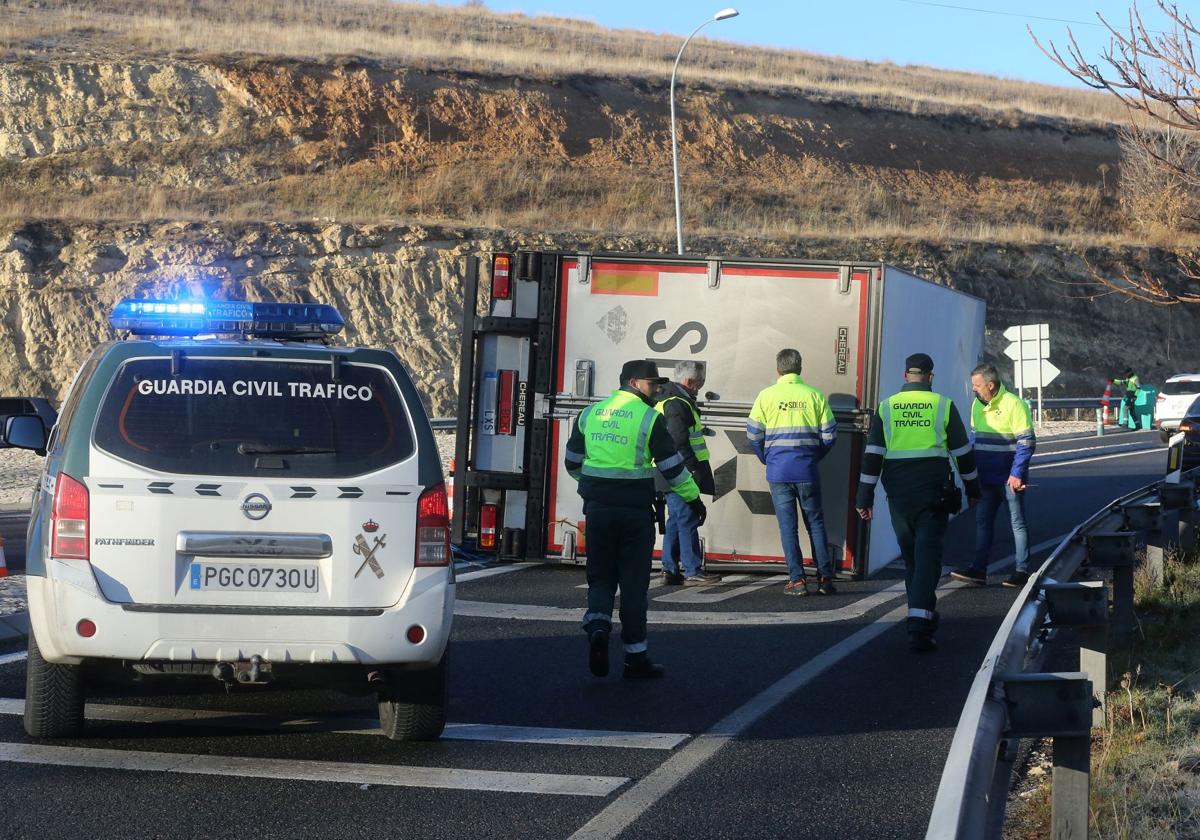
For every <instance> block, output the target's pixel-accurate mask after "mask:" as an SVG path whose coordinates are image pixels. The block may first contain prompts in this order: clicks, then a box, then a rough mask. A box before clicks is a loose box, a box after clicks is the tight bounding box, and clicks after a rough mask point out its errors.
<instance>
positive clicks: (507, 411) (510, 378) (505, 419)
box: [496, 370, 517, 435]
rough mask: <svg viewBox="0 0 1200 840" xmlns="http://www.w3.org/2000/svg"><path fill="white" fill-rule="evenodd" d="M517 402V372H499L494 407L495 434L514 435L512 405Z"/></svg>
mask: <svg viewBox="0 0 1200 840" xmlns="http://www.w3.org/2000/svg"><path fill="white" fill-rule="evenodd" d="M516 400H517V372H516V371H515V370H502V371H500V393H499V401H498V403H497V405H496V434H498V435H511V434H514V431H515V430H514V428H513V421H514V419H515V417H516V415H515V414H514V413H513V405H514V403H516Z"/></svg>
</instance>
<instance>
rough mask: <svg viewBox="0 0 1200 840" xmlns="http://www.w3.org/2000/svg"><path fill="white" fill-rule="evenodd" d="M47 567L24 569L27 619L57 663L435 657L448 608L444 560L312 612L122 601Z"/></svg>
mask: <svg viewBox="0 0 1200 840" xmlns="http://www.w3.org/2000/svg"><path fill="white" fill-rule="evenodd" d="M46 572H47V577H33V576H30V577H28V578H26V583H27V588H28V597H29V619H30V629H31V631H32V632H33V633H34V635H35V636H36V637H37V641H38V648H39V649H40V650H41V653H42V656H43V657H45V658H46V660H48V661H50V662H57V663H72V664H77V663H78V662H80V661H81V660H82V659H84V658H88V659H124V660H132V661H139V660H157V661H168V662H206V661H208V662H211V661H217V662H235V661H244V660H247V659H249V658H250V657H251V656H254V655H255V654H258V655H259V656H261V657H262V658H263V659H265V660H267V661H269V662H278V663H285V662H286V663H295V664H303V663H314V664H315V663H321V664H363V665H387V664H411V665H418V666H421V665H429V666H432V665H435V664H437V663H438V662H439V661H440V660H441V658H442V653H443V652H444V651H445V648H446V643H447V641H448V640H449V638H450V625H451V621H452V619H453V617H454V584H453V582H452V578H451V573H450V571H449V570H448V569H444V568H438V569H419V570H418V571H417V572H416V573H415V574H414V575H413V579H412V582H411V584H410V586H409V588H408V591H407V592H405V594H404V597H403V598H402V599H401V600H400V602H399V603H398V604H397V605H395V606H393V607H389V608H386V609H382V610H346V611H344V612H335V611H331V610H326V611H323V612H322V613H320V614H304V613H303V612H301V611H296V610H286V609H285V610H277V611H270V610H262V609H256V610H253V611H239V610H237V609H236V608H221V607H214V608H213V611H211V612H197V611H196V610H195V609H194V608H189V609H187V610H178V609H175V608H173V607H172V606H170V605H165V606H162V607H161V608H156V607H154V606H150V605H138V606H137V607H136V608H134V609H128V607H130V606H132V605H125V604H118V603H113V602H111V601H107V600H105V598H104V596H103V595H102V594H101V593H100V589H99V587H98V586H97V585H96V581H95V578H94V577H93V576H92V574H91V570H90V569H89V568H87V567H86V566H83V565H81V564H76V563H69V564H68V563H63V562H61V561H57V560H49V561H48V562H47V568H46ZM364 613H367V614H364ZM370 613H375V614H370ZM84 618H86V619H90V620H91V621H92V622H93V623H94V624H95V625H96V633H95V635H94V636H92V637H91V638H84V637H82V636H80V635H79V634H78V633H77V632H76V630H75V627H76V624H77V623H78V622H79V621H80V619H84ZM413 625H420V626H421V627H422V628H424V630H425V638H424V639H423V640H422V641H421V642H420V643H418V644H413V643H412V642H410V641H408V638H407V635H406V634H407V631H408V629H409V628H410V627H411V626H413Z"/></svg>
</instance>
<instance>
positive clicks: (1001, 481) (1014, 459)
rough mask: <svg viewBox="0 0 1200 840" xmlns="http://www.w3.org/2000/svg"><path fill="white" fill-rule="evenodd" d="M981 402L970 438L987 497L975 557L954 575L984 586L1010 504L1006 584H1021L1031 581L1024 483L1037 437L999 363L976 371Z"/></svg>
mask: <svg viewBox="0 0 1200 840" xmlns="http://www.w3.org/2000/svg"><path fill="white" fill-rule="evenodd" d="M971 388H972V390H974V391H975V396H976V398H977V399H976V400H975V401H974V402H973V403H972V404H971V437H972V442H973V443H974V444H975V463H976V464H977V465H978V468H979V483H980V486H981V489H982V491H983V498H982V499H981V500H980V503H979V506H978V507H976V508H975V560H974V562H973V563H972V564H971V566H970V568H968V569H966V570H965V571H953V572H951V573H950V577H952V578H954V579H955V580H961V581H964V582H966V583H974V584H978V585H980V586H983V585H984V584H986V583H987V559H988V553H989V552H990V551H991V549H992V540H993V538H994V536H995V523H996V512H997V511H998V510H999V509H1000V505H1001V504H1002V503H1007V504H1008V517H1009V521H1010V522H1011V523H1012V532H1013V551H1014V554H1015V556H1016V560H1017V568H1016V571H1015V572H1013V573H1012V574H1011V575H1009V577H1008V578H1007V579H1005V581H1004V584H1003V585H1004V586H1010V587H1014V588H1020V587H1022V586H1024V585H1025V581H1027V580H1029V534H1028V529H1027V528H1026V527H1025V484H1026V481H1027V480H1028V478H1029V461H1030V460H1031V459H1032V458H1033V451H1034V449H1035V448H1036V445H1037V440H1036V439H1035V437H1034V434H1033V416H1032V415H1031V414H1030V412H1029V406H1028V405H1027V404H1026V402H1025V401H1024V400H1023V399H1021V398H1020V397H1018V396H1017V395H1016V394H1014V393H1012V392H1011V391H1009V390H1007V389H1006V388H1005V387H1004V385H1003V384H1002V383H1001V382H1000V373H999V372H998V371H997V370H996V368H995V366H994V365H980V366H979V367H977V368H975V370H974V371H972V373H971Z"/></svg>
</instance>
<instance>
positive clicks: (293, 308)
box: [108, 299, 345, 339]
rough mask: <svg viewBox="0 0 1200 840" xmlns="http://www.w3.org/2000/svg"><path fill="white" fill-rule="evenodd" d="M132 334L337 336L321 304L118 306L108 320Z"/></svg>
mask: <svg viewBox="0 0 1200 840" xmlns="http://www.w3.org/2000/svg"><path fill="white" fill-rule="evenodd" d="M108 322H109V324H111V325H112V327H113V329H115V330H126V331H128V332H130V333H132V334H133V335H182V336H191V335H200V334H204V333H240V334H241V335H247V336H249V335H254V336H262V337H266V338H284V339H288V338H290V339H303V338H324V337H325V336H330V335H334V334H336V333H338V332H341V330H342V327H343V326H345V321H343V320H342V316H341V314H340V313H339V312H338V311H337V309H335V308H334V307H332V306H329V305H328V304H324V303H249V302H248V301H240V300H205V301H184V300H177V301H166V300H132V299H126V300H123V301H121V302H120V303H118V304H117V305H116V307H115V308H114V309H113V311H112V314H111V315H110V316H109V317H108Z"/></svg>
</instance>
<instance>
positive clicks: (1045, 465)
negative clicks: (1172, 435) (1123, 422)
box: [1029, 447, 1166, 470]
mask: <svg viewBox="0 0 1200 840" xmlns="http://www.w3.org/2000/svg"><path fill="white" fill-rule="evenodd" d="M1155 452H1162V453H1166V450H1165V449H1159V448H1157V447H1155V448H1153V449H1135V450H1133V451H1132V452H1118V453H1117V454H1116V455H1092V456H1090V457H1084V458H1073V459H1071V460H1070V461H1050V462H1049V463H1043V464H1039V463H1038V462H1037V460H1036V459H1037V456H1036V455H1035V456H1034V459H1035V460H1034V463H1033V464H1031V465H1030V467H1029V469H1031V470H1048V469H1050V468H1051V467H1066V466H1070V465H1071V464H1091V463H1093V462H1095V461H1108V460H1110V459H1112V458H1128V457H1130V456H1131V455H1148V454H1152V453H1155Z"/></svg>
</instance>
